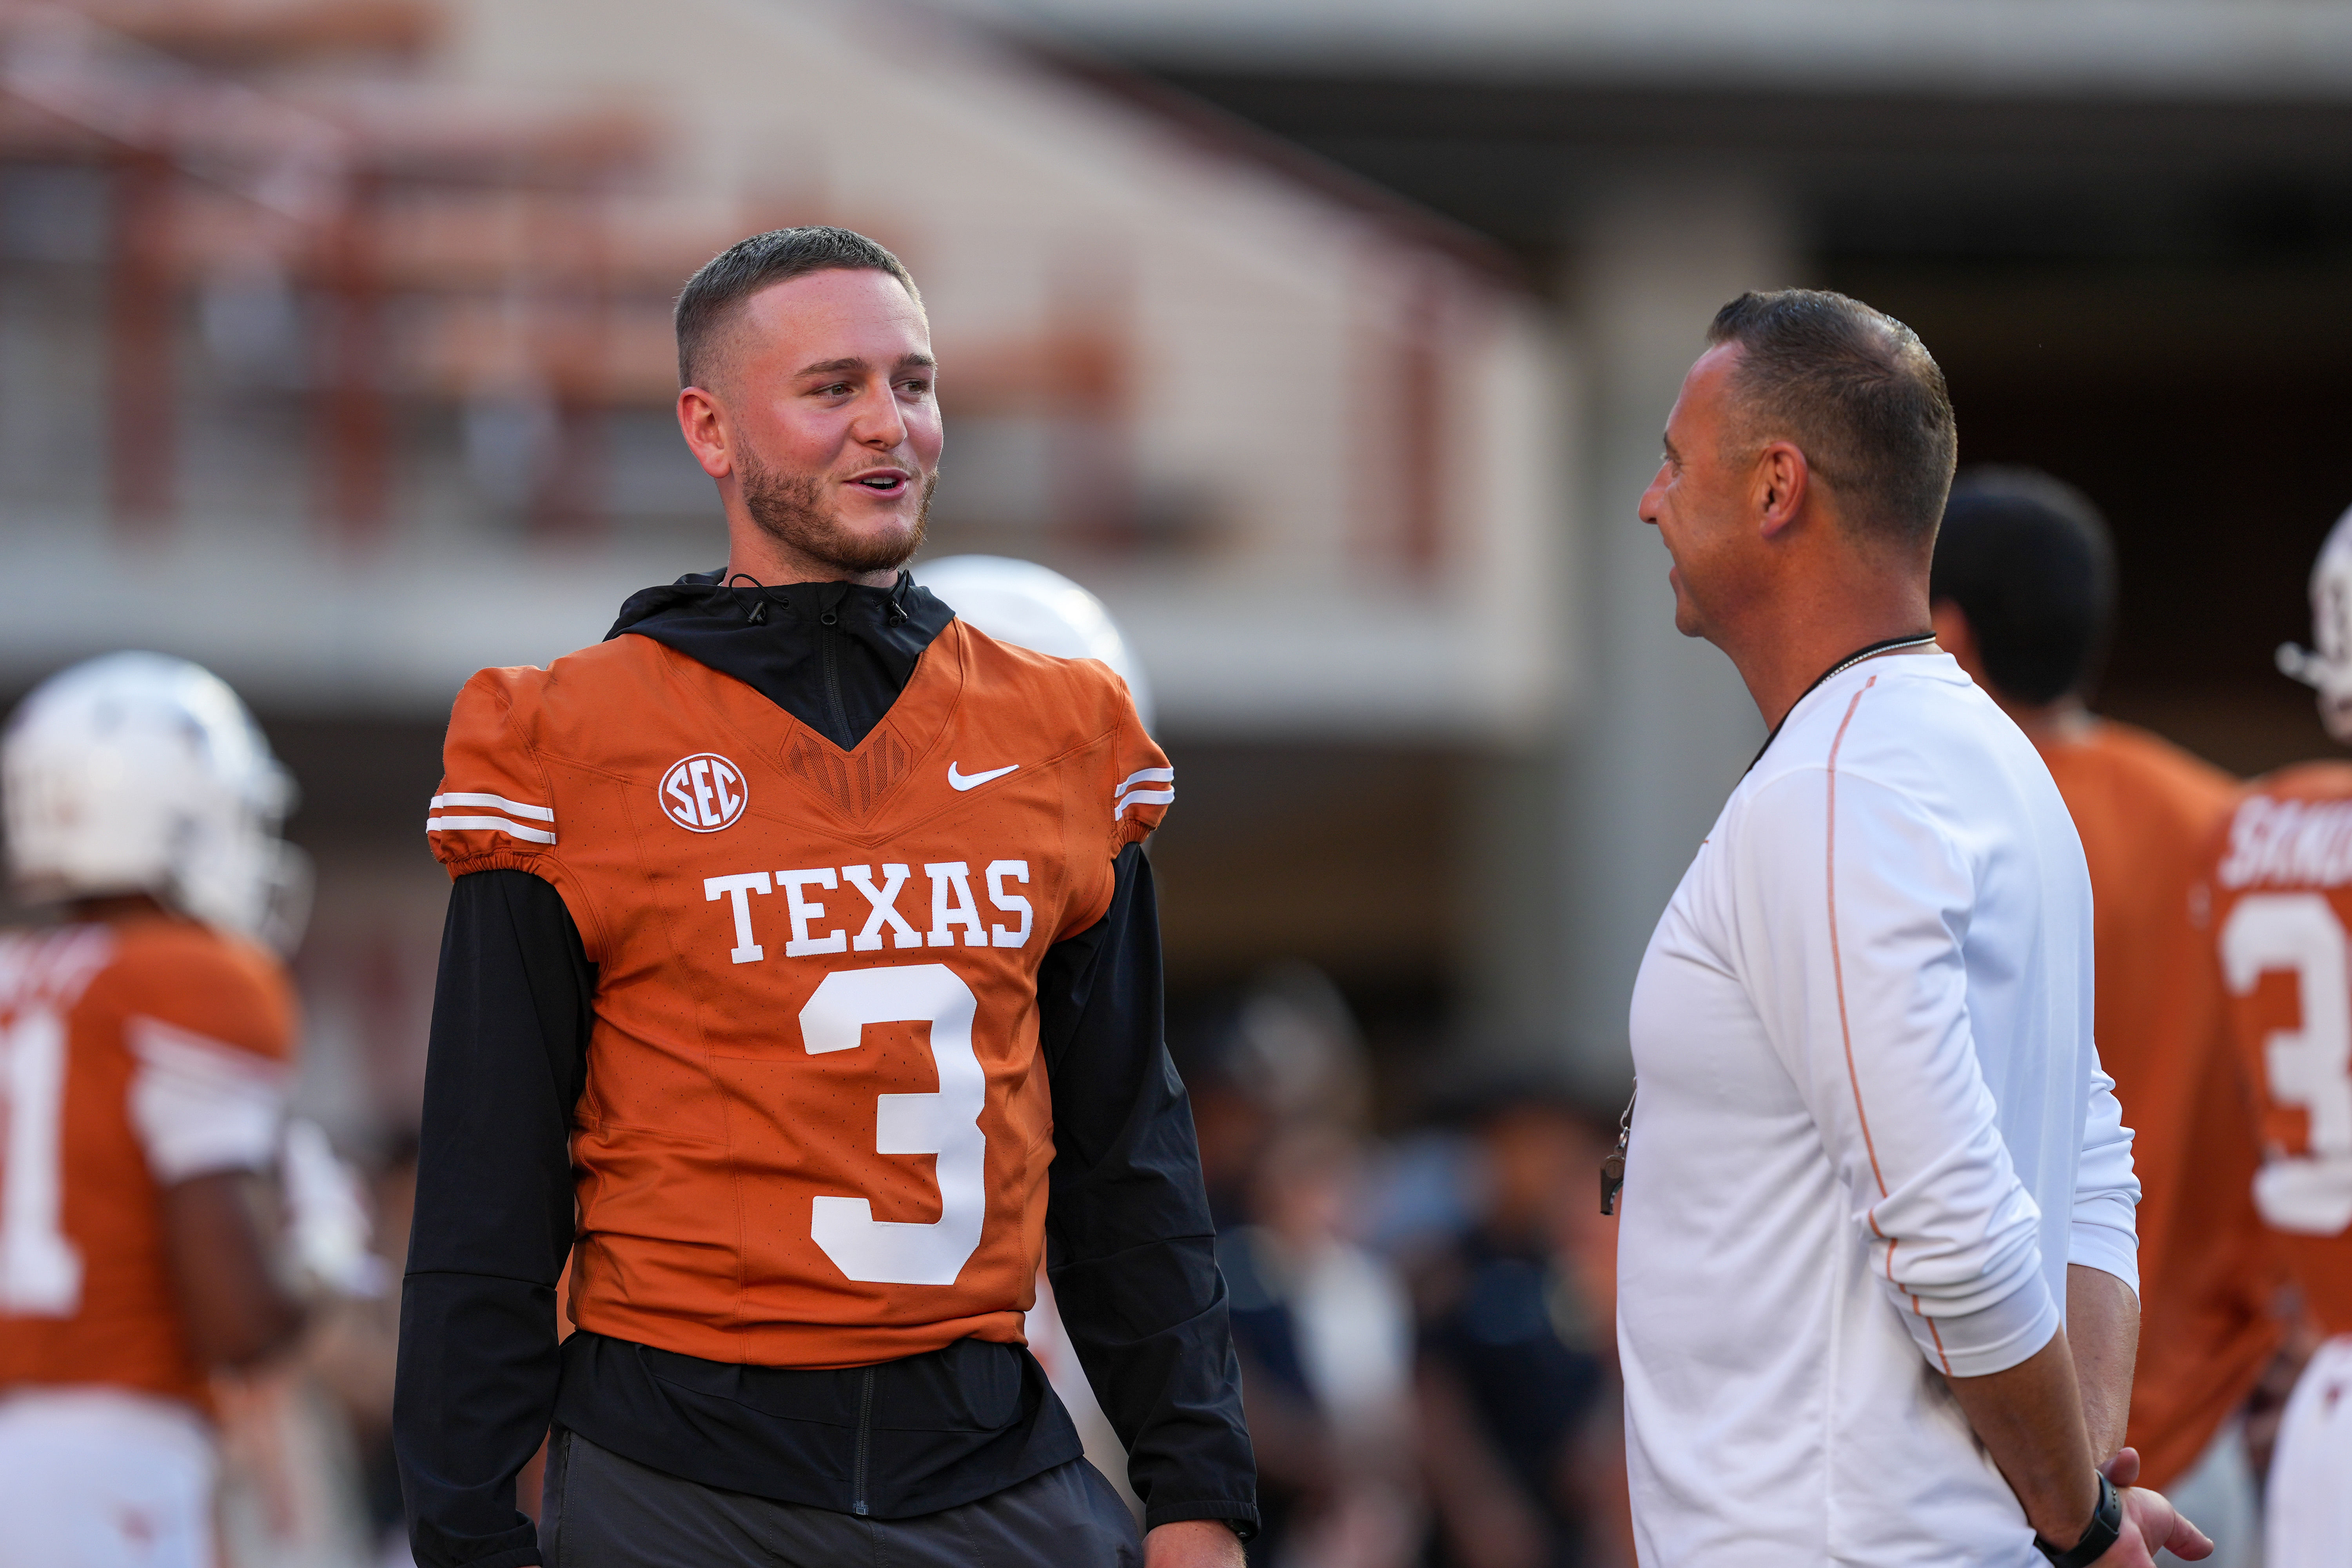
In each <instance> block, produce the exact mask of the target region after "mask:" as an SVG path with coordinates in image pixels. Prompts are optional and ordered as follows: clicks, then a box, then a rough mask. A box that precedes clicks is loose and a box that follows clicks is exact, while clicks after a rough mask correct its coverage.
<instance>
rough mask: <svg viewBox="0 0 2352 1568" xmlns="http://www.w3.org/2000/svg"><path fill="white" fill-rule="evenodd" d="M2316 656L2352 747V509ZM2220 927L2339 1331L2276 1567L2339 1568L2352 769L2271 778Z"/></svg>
mask: <svg viewBox="0 0 2352 1568" xmlns="http://www.w3.org/2000/svg"><path fill="white" fill-rule="evenodd" d="M2311 630H2312V639H2313V640H2314V641H2315V642H2316V643H2317V644H2318V645H2319V647H2318V650H2317V651H2316V652H2315V653H2314V652H2305V650H2303V649H2301V648H2297V647H2283V648H2281V649H2280V650H2279V664H2280V666H2281V668H2283V669H2284V670H2285V672H2286V673H2288V674H2290V675H2293V676H2294V677H2296V678H2298V679H2302V680H2304V681H2306V682H2308V683H2309V684H2310V685H2312V686H2314V687H2315V688H2317V689H2318V692H2319V714H2320V718H2321V719H2322V721H2325V722H2326V726H2327V731H2328V733H2329V734H2331V735H2332V736H2334V737H2335V738H2336V740H2337V741H2338V742H2343V743H2344V744H2346V745H2352V512H2347V513H2346V514H2345V515H2344V517H2343V518H2342V519H2341V520H2339V521H2337V522H2336V527H2335V530H2334V531H2332V532H2330V533H2329V534H2328V536H2327V542H2326V544H2325V545H2323V546H2322V547H2321V549H2320V552H2319V560H2318V563H2317V564H2315V566H2314V567H2313V568H2312V574H2311ZM2211 921H2212V930H2213V936H2214V941H2215V942H2216V944H2217V947H2218V950H2219V952H2220V955H2221V979H2222V983H2223V984H2224V985H2225V986H2226V987H2227V988H2228V990H2229V994H2230V1008H2231V1024H2232V1029H2233V1033H2234V1035H2235V1037H2236V1040H2237V1046H2238V1053H2239V1058H2240V1060H2241V1061H2242V1064H2243V1065H2244V1068H2245V1071H2246V1074H2247V1076H2248V1078H2249V1079H2251V1080H2252V1082H2253V1083H2254V1084H2255V1085H2256V1086H2257V1087H2258V1089H2259V1094H2258V1102H2259V1105H2258V1109H2259V1111H2260V1115H2261V1134H2262V1143H2263V1163H2262V1169H2261V1172H2260V1173H2259V1174H2257V1175H2256V1177H2255V1178H2254V1183H2253V1194H2254V1204H2255V1206H2256V1207H2257V1208H2259V1209H2260V1210H2261V1211H2262V1216H2263V1219H2264V1220H2266V1221H2268V1222H2269V1224H2270V1226H2271V1228H2272V1229H2273V1230H2274V1231H2276V1232H2277V1233H2278V1234H2279V1237H2281V1240H2282V1243H2283V1245H2284V1247H2285V1250H2286V1253H2287V1258H2288V1261H2289V1263H2290V1264H2291V1265H2292V1267H2293V1268H2294V1273H2295V1276H2296V1278H2297V1279H2299V1280H2300V1281H2301V1282H2302V1284H2303V1287H2304V1289H2305V1295H2306V1297H2307V1300H2308V1304H2309V1307H2310V1310H2311V1311H2312V1312H2313V1314H2314V1315H2315V1317H2316V1318H2317V1319H2318V1321H2319V1323H2320V1326H2321V1328H2322V1329H2323V1330H2325V1331H2326V1332H2327V1333H2328V1334H2330V1335H2332V1336H2334V1337H2333V1338H2331V1339H2329V1340H2328V1341H2327V1342H2326V1343H2325V1344H2323V1345H2322V1346H2321V1347H2320V1348H2319V1350H2318V1352H2317V1353H2316V1354H2315V1355H2314V1356H2313V1357H2312V1359H2311V1361H2310V1363H2309V1364H2308V1365H2306V1366H2305V1369H2304V1373H2303V1376H2302V1378H2301V1379H2300V1380H2299V1381H2298V1382H2297V1383H2296V1384H2295V1389H2294V1394H2293V1395H2292V1396H2290V1397H2289V1399H2288V1401H2287V1406H2286V1411H2285V1414H2284V1417H2283V1419H2282V1420H2281V1422H2280V1426H2279V1436H2278V1447H2277V1450H2276V1452H2275V1454H2274V1456H2273V1458H2272V1461H2271V1471H2270V1478H2269V1483H2268V1485H2267V1486H2266V1487H2265V1489H2264V1491H2263V1513H2264V1522H2263V1550H2264V1556H2263V1562H2264V1563H2265V1564H2266V1568H2317V1565H2318V1564H2322V1563H2327V1564H2340V1563H2343V1562H2344V1561H2345V1554H2346V1552H2347V1550H2352V1547H2347V1542H2352V1485H2347V1479H2352V957H2347V953H2352V948H2347V930H2352V766H2347V764H2346V763H2342V762H2322V763H2303V764H2301V765H2299V766H2295V767H2291V768H2286V769H2284V770H2282V771H2281V772H2279V773H2273V774H2271V775H2270V776H2269V777H2267V778H2264V779H2262V780H2259V781H2258V782H2256V783H2255V784H2253V785H2252V787H2251V788H2250V789H2249V790H2248V791H2247V793H2246V795H2245V796H2244V797H2243V798H2242V800H2241V801H2240V803H2239V805H2238V807H2237V810H2236V811H2235V812H2234V813H2233V814H2232V815H2231V818H2230V821H2229V828H2228V831H2227V833H2226V834H2225V835H2224V836H2223V837H2221V840H2220V842H2219V845H2218V847H2217V849H2216V853H2215V856H2214V860H2213V866H2212V882H2211Z"/></svg>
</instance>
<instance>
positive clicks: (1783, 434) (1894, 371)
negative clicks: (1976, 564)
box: [1706, 289, 1959, 546]
mask: <svg viewBox="0 0 2352 1568" xmlns="http://www.w3.org/2000/svg"><path fill="white" fill-rule="evenodd" d="M1706 341H1707V342H1710V343H1718V344H1719V343H1737V344H1738V345H1739V346H1740V348H1741V349H1742V350H1743V351H1744V352H1743V353H1741V355H1740V359H1739V363H1738V368H1737V369H1735V370H1734V371H1733V373H1732V377H1731V395H1732V398H1733V401H1734V403H1735V405H1736V406H1737V413H1736V414H1735V416H1734V420H1733V425H1734V428H1735V429H1737V430H1738V432H1739V438H1741V439H1743V440H1747V441H1750V442H1753V443H1755V444H1757V445H1761V444H1762V443H1763V442H1765V441H1770V440H1787V441H1793V442H1794V443H1796V445H1797V447H1799V448H1800V449H1801V450H1802V451H1803V453H1804V454H1805V459H1806V461H1807V462H1808V463H1810V464H1811V467H1812V470H1813V473H1814V474H1815V476H1816V477H1818V478H1820V479H1824V480H1826V481H1828V483H1829V485H1830V487H1831V488H1832V489H1834V490H1837V491H1838V492H1839V493H1840V496H1841V499H1842V500H1843V501H1844V503H1845V505H1844V507H1843V512H1844V514H1845V515H1846V517H1847V518H1848V519H1849V521H1851V522H1852V523H1853V525H1854V527H1856V528H1857V529H1858V530H1859V531H1862V532H1863V533H1864V535H1866V536H1868V537H1871V538H1874V539H1877V540H1881V541H1884V542H1887V543H1890V544H1905V545H1912V546H1918V545H1924V544H1927V543H1928V542H1932V541H1933V540H1934V539H1935V537H1936V525H1937V522H1938V521H1940V520H1941V519H1942V517H1943V515H1944V498H1945V496H1946V494H1947V493H1948V491H1949V490H1950V489H1951V487H1952V467H1953V464H1954V462H1955V461H1956V459H1957V458H1958V452H1959V436H1958V430H1957V429H1956V427H1955V426H1954V425H1953V422H1952V398H1951V394H1950V393H1949V392H1948V391H1947V390H1946V389H1945V386H1944V373H1943V372H1942V371H1941V370H1939V369H1937V365H1936V362H1935V360H1934V358H1933V357H1932V356H1930V355H1929V354H1928V353H1927V345H1926V344H1925V343H1923V342H1920V341H1919V334H1918V333H1916V332H1915V331H1912V330H1911V329H1910V328H1908V327H1906V326H1905V325H1904V324H1903V323H1902V322H1900V321H1896V320H1895V318H1894V317H1892V316H1889V315H1886V314H1885V313H1883V312H1881V311H1878V310H1872V309H1871V308H1870V307H1869V306H1867V305H1865V304H1864V303H1863V302H1862V301H1861V300H1849V299H1847V298H1846V297H1845V296H1844V295H1843V294H1832V293H1830V292H1829V291H1827V290H1826V289H1778V290H1776V291H1774V292H1772V293H1769V294H1759V293H1752V292H1751V293H1747V294H1742V295H1741V296H1740V297H1739V298H1738V299H1737V300H1733V301H1732V302H1731V303H1730V304H1728V305H1726V306H1725V307H1724V308H1723V309H1722V310H1717V312H1716V314H1715V321H1714V324H1713V325H1711V326H1709V327H1708V328H1707V330H1706Z"/></svg>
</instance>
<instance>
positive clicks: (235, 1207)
mask: <svg viewBox="0 0 2352 1568" xmlns="http://www.w3.org/2000/svg"><path fill="white" fill-rule="evenodd" d="M0 784H5V794H6V825H7V826H6V833H7V848H8V858H9V865H10V870H11V873H12V877H13V880H14V887H15V890H16V897H17V899H18V900H19V901H21V902H25V903H27V904H34V905H50V906H54V907H55V908H56V910H57V911H58V919H57V921H55V923H52V924H48V925H46V926H42V927H38V928H34V929H25V930H19V931H13V932H10V933H8V934H6V935H5V936H0V1109H5V1123H0V1125H5V1135H0V1146H5V1159H0V1568H101V1565H105V1568H113V1565H117V1564H125V1563H139V1564H156V1565H158V1568H199V1565H203V1564H209V1563H212V1562H213V1558H214V1551H213V1542H214V1520H213V1506H212V1504H213V1483H214V1476H215V1443H214V1436H213V1431H212V1426H211V1421H210V1405H209V1400H208V1396H207V1392H206V1375H207V1373H209V1372H210V1371H212V1370H213V1369H215V1368H224V1367H236V1366H243V1365H246V1364H247V1363H253V1362H255V1361H256V1360H257V1359H258V1358H260V1357H262V1356H264V1355H266V1354H268V1352H270V1351H271V1350H273V1349H274V1348H276V1347H278V1346H279V1345H281V1344H283V1343H284V1342H286V1341H287V1340H289V1338H290V1337H291V1336H292V1335H293V1334H294V1332H295V1331H296V1330H297V1329H298V1328H299V1326H300V1322H301V1309H300V1306H299V1302H298V1300H297V1299H296V1297H295V1296H294V1295H292V1294H290V1293H289V1290H288V1289H287V1288H286V1287H284V1286H282V1285H281V1284H280V1283H279V1279H278V1276H277V1274H276V1273H275V1272H274V1271H273V1268H272V1262H271V1259H272V1256H273V1247H272V1244H271V1243H270V1242H269V1240H268V1237H266V1234H265V1231H264V1229H263V1227H262V1226H261V1225H260V1224H259V1223H257V1219H256V1217H255V1216H256V1213H257V1206H256V1202H255V1200H256V1197H257V1194H256V1193H255V1191H254V1188H255V1186H256V1176H257V1173H262V1172H265V1171H268V1170H270V1169H271V1168H273V1167H274V1166H275V1165H276V1164H277V1163H278V1149H279V1146H280V1133H281V1123H282V1120H283V1111H284V1107H285V1100H286V1090H287V1081H288V1074H289V1068H290V1066H291V1055H292V1047H293V1040H294V1026H295V1005H294V997H293V992H292V988H291V986H290V984H289V981H288V978H287V973H286V970H285V968H284V966H283V964H282V963H280V962H279V960H278V957H277V955H276V954H275V953H273V952H270V951H269V950H268V947H266V946H265V945H264V943H265V942H266V941H268V940H269V939H273V938H274V939H277V940H279V941H286V940H289V939H290V937H291V934H292V931H293V927H294V925H295V924H296V923H298V921H297V919H296V917H295V915H294V912H293V911H292V910H291V909H290V908H289V905H290V903H291V902H292V901H293V895H295V894H296V893H298V892H299V889H300V887H301V884H302V881H303V879H302V877H301V875H300V871H299V863H298V862H297V860H296V858H295V855H294V852H293V851H292V850H290V849H289V847H287V846H286V845H285V844H283V843H282V842H281V841H280V840H279V838H278V823H279V821H280V819H281V818H282V817H283V816H284V814H285V813H286V811H287V810H288V808H289V806H290V805H291V804H292V798H293V789H292V784H291V781H290V780H289V778H288V777H287V775H286V773H285V772H284V770H283V769H281V768H280V767H279V766H278V763H276V762H275V761H274V760H273V759H272V758H271V756H270V754H269V749H268V745H267V743H266V742H264V741H263V740H262V737H261V733H260V731H259V730H258V729H257V728H256V727H255V725H254V723H253V721H252V720H251V718H250V717H248V716H247V712H246V710H245V708H244V706H243V705H242V704H241V703H240V702H239V701H238V700H237V699H236V694H235V693H234V692H232V691H230V689H228V688H227V687H226V685H224V684H222V683H221V682H220V681H219V680H218V679H215V678H214V677H213V676H212V675H210V674H208V673H207V672H205V670H203V669H200V668H197V667H195V666H194V665H192V664H188V663H185V662H184V661H182V660H179V659H175V658H163V657H161V656H159V655H154V654H142V653H123V654H114V655H110V656H108V657H106V658H98V659H92V660H90V661H89V662H88V663H86V664H81V665H78V666H76V667H74V668H70V669H68V670H66V671H65V672H63V673H62V674H59V675H58V676H56V677H54V678H52V679H50V680H48V681H47V682H46V683H45V684H43V685H42V686H41V687H39V688H38V689H36V690H35V691H34V692H33V693H32V695H31V696H29V697H27V698H26V700H25V701H24V703H23V705H22V706H21V707H19V708H18V709H17V710H16V715H15V717H14V718H13V719H11V720H10V721H9V724H8V728H7V731H6V733H5V740H0ZM364 1239H365V1238H364V1233H363V1232H362V1234H361V1237H360V1241H361V1243H362V1245H363V1243H364Z"/></svg>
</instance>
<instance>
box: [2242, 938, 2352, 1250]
mask: <svg viewBox="0 0 2352 1568" xmlns="http://www.w3.org/2000/svg"><path fill="white" fill-rule="evenodd" d="M2221 967H2222V972H2223V973H2224V975H2225V977H2226V978H2227V979H2228V981H2229V985H2230V989H2231V992H2233V993H2235V994H2238V995H2240V996H2243V995H2245V994H2248V993H2250V992H2252V990H2253V989H2254V987H2255V985H2256V984H2259V983H2260V982H2261V980H2262V977H2263V974H2264V973H2268V972H2275V971H2279V970H2284V971H2286V972H2288V973H2292V974H2293V975H2294V980H2295V990H2296V993H2297V1005H2299V1006H2300V1007H2301V1009H2302V1013H2303V1016H2302V1020H2301V1022H2300V1023H2299V1024H2298V1025H2297V1026H2295V1027H2294V1028H2285V1029H2273V1030H2272V1031H2271V1033H2270V1036H2269V1037H2268V1038H2266V1039H2265V1040H2264V1041H2263V1079H2264V1080H2265V1087H2266V1088H2267V1089H2268V1091H2269V1094H2270V1098H2271V1099H2272V1100H2275V1101H2277V1102H2278V1103H2279V1104H2281V1105H2295V1106H2301V1107H2302V1108H2303V1110H2305V1113H2306V1115H2307V1116H2308V1117H2309V1119H2310V1122H2309V1125H2310V1131H2309V1134H2308V1136H2307V1138H2306V1140H2305V1148H2304V1149H2303V1150H2301V1151H2298V1152H2295V1153H2294V1154H2292V1155H2289V1156H2287V1157H2284V1158H2281V1157H2278V1156H2276V1155H2273V1157H2272V1158H2271V1159H2270V1160H2269V1161H2268V1162H2267V1163H2265V1164H2264V1165H2263V1169H2262V1171H2261V1173H2259V1174H2258V1175H2256V1176H2255V1178H2254V1205H2255V1206H2256V1207H2257V1208H2259V1209H2261V1210H2262V1215H2263V1218H2264V1219H2265V1220H2267V1221H2269V1222H2270V1223H2271V1224H2272V1225H2273V1226H2277V1227H2278V1228H2279V1229H2281V1230H2286V1231H2295V1232H2299V1233H2302V1234H2304V1235H2308V1236H2334V1235H2336V1234H2337V1233H2338V1232H2340V1231H2342V1230H2343V1229H2344V1228H2345V1226H2347V1225H2352V963H2347V950H2346V936H2345V931H2344V922H2343V921H2340V920H2338V919H2337V918H2336V911H2335V910H2334V909H2333V908H2331V907H2330V906H2329V904H2328V901H2327V900H2326V897H2325V896H2324V895H2322V894H2319V893H2255V894H2252V895H2250V896H2248V897H2247V898H2245V899H2243V900H2240V901H2239V903H2238V906H2237V907H2236V908H2235V909H2233V910H2231V911H2230V918H2229V920H2228V921H2227V923H2225V924H2224V925H2223V926H2222V928H2221Z"/></svg>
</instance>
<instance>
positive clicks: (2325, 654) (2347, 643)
mask: <svg viewBox="0 0 2352 1568" xmlns="http://www.w3.org/2000/svg"><path fill="white" fill-rule="evenodd" d="M2311 640H2312V641H2314V642H2315V643H2317V644H2318V645H2319V651H2318V652H2317V653H2313V652H2311V651H2310V650H2308V649H2306V648H2301V647H2296V646H2295V645H2294V644H2293V643H2291V642H2288V643H2281V644H2279V649H2278V667H2279V670H2280V673H2282V674H2284V675H2291V676H2293V677H2294V679H2297V680H2300V681H2302V682H2303V683H2304V684H2305V686H2309V687H2312V688H2314V689H2316V690H2317V691H2318V693H2319V719H2320V722H2322V723H2324V724H2326V726H2327V732H2328V733H2329V734H2331V735H2333V736H2335V737H2336V740H2337V741H2339V742H2342V743H2343V744H2345V745H2347V746H2352V511H2347V512H2346V513H2345V514H2344V515H2343V516H2342V517H2339V518H2337V519H2336V526H2335V527H2334V528H2332V529H2330V530H2328V532H2327V542H2326V543H2325V544H2322V545H2321V546H2320V547H2319V559H2318V560H2316V561H2315V562H2313V563H2312V564H2311Z"/></svg>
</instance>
